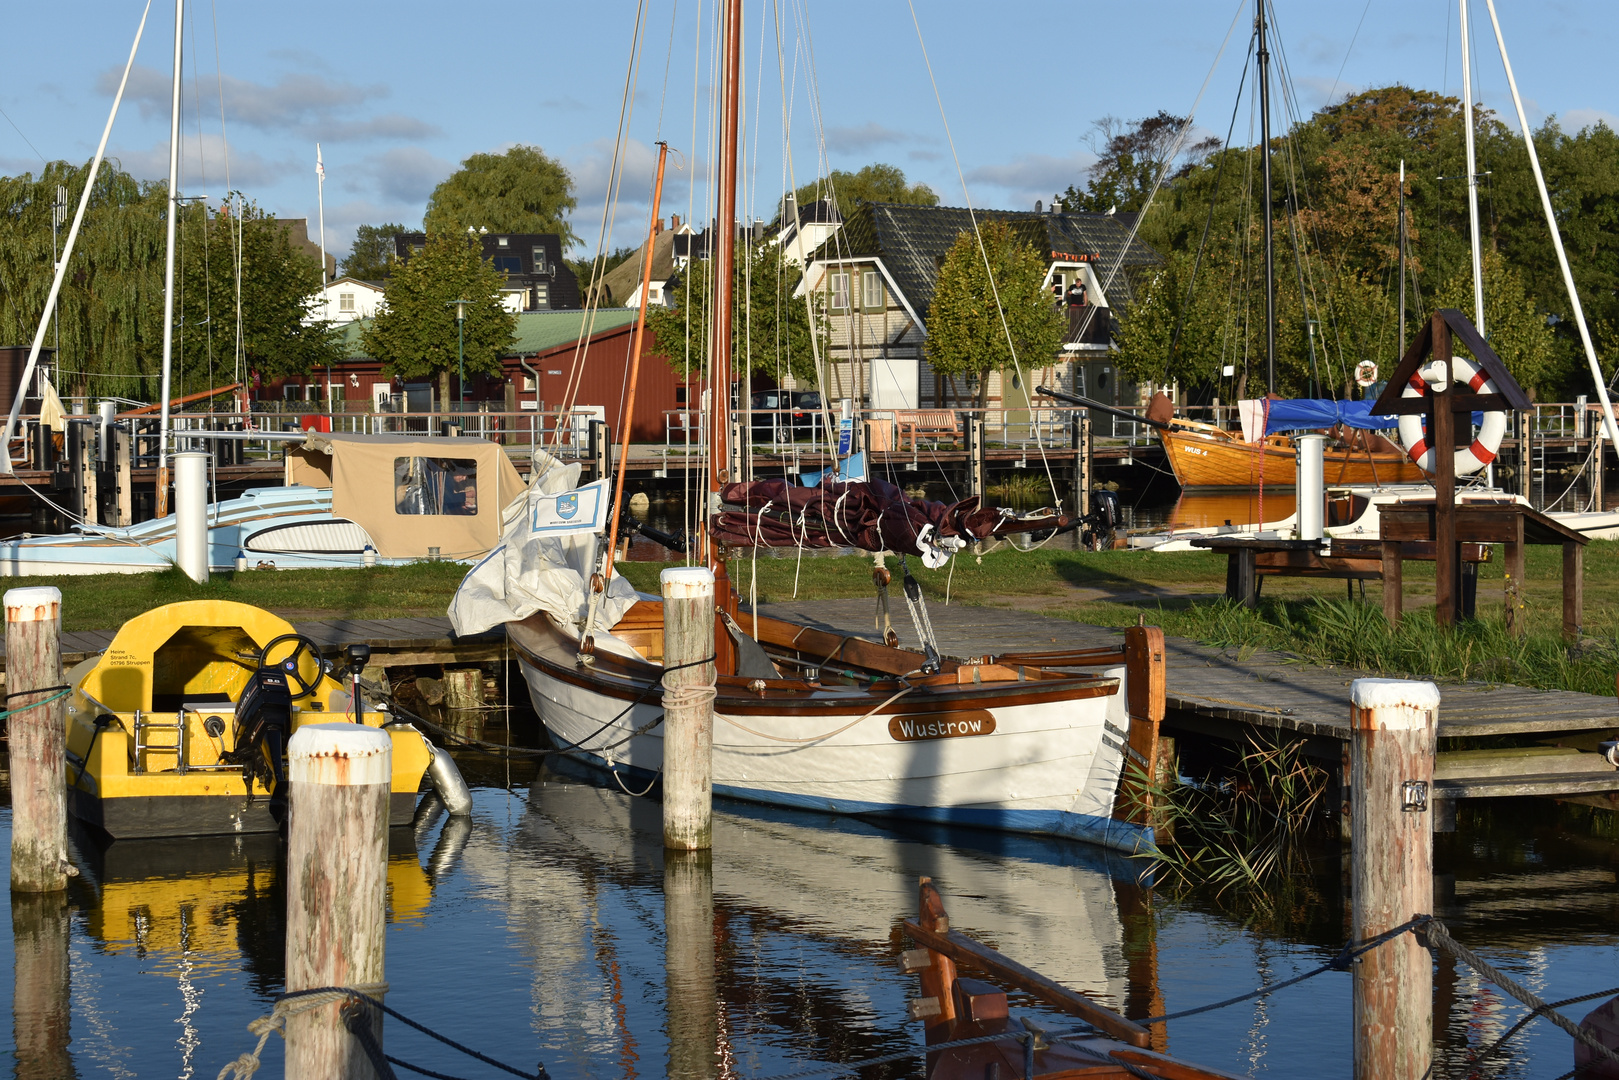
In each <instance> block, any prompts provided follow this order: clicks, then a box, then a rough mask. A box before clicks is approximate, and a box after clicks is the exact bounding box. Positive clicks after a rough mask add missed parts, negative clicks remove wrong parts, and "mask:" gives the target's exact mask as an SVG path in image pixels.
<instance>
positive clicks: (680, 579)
mask: <svg viewBox="0 0 1619 1080" xmlns="http://www.w3.org/2000/svg"><path fill="white" fill-rule="evenodd" d="M658 583H659V584H660V585H662V586H663V595H664V596H665V597H666V598H668V599H670V600H695V599H697V598H698V597H703V596H713V595H714V571H712V570H710V569H709V568H708V567H706V566H672V567H670V568H669V569H667V570H665V571H664V572H663V573H661V574H659V575H658Z"/></svg>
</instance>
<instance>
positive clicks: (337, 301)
mask: <svg viewBox="0 0 1619 1080" xmlns="http://www.w3.org/2000/svg"><path fill="white" fill-rule="evenodd" d="M382 294H383V287H382V282H380V281H361V280H360V279H359V278H351V277H340V278H338V279H337V280H336V281H333V282H331V283H329V284H328V285H327V286H326V287H325V288H324V289H321V290H320V291H319V292H317V293H316V294H315V309H314V311H313V313H312V316H313V317H314V318H315V319H325V320H327V321H328V322H335V323H349V322H354V321H355V320H356V319H369V318H371V317H372V316H374V315H376V313H377V309H378V308H379V307H381V306H382Z"/></svg>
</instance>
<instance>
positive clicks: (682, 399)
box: [675, 386, 686, 405]
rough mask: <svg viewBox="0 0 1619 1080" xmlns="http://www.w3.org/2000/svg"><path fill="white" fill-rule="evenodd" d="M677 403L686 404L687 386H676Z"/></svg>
mask: <svg viewBox="0 0 1619 1080" xmlns="http://www.w3.org/2000/svg"><path fill="white" fill-rule="evenodd" d="M675 404H676V405H684V404H686V388H685V387H684V386H677V387H675Z"/></svg>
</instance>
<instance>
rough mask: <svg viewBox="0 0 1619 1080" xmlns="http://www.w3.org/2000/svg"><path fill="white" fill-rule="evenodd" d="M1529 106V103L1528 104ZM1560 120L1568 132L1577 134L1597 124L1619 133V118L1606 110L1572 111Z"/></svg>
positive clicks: (1559, 118)
mask: <svg viewBox="0 0 1619 1080" xmlns="http://www.w3.org/2000/svg"><path fill="white" fill-rule="evenodd" d="M1526 106H1527V103H1526ZM1558 120H1559V121H1560V122H1561V124H1562V126H1563V130H1564V131H1567V132H1577V131H1581V130H1583V129H1585V128H1588V127H1595V126H1596V125H1597V124H1606V125H1607V126H1608V127H1610V128H1612V129H1613V130H1615V131H1619V116H1615V115H1614V114H1613V113H1611V112H1608V111H1607V110H1606V109H1570V110H1568V112H1566V113H1564V114H1563V115H1562V116H1560V117H1558Z"/></svg>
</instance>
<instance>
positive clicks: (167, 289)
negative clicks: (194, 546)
mask: <svg viewBox="0 0 1619 1080" xmlns="http://www.w3.org/2000/svg"><path fill="white" fill-rule="evenodd" d="M185 19H186V0H174V97H173V101H172V102H171V104H170V108H169V207H168V210H169V214H168V238H167V240H166V242H165V254H164V263H163V381H162V386H163V390H162V393H163V396H162V398H161V399H160V400H161V402H162V407H161V409H160V410H159V411H160V419H159V422H158V431H157V516H158V517H167V516H168V513H169V392H170V391H169V382H170V377H171V373H172V372H173V370H174V233H175V225H176V224H177V221H176V219H177V218H179V216H180V58H181V56H182V55H183V46H184V44H185Z"/></svg>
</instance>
